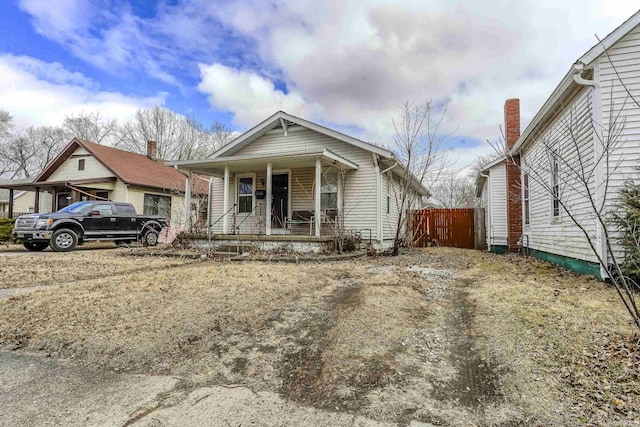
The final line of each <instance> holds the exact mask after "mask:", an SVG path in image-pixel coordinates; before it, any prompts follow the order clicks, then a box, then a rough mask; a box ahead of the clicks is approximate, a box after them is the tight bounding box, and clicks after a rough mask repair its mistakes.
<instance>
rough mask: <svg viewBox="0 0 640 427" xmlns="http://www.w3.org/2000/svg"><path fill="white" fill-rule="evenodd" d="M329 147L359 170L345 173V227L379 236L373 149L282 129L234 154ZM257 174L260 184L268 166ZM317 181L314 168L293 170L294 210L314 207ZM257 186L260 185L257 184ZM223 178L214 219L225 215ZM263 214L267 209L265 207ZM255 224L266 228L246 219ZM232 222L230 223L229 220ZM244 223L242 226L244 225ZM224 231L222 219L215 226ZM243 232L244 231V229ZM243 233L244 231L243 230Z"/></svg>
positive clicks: (232, 195)
mask: <svg viewBox="0 0 640 427" xmlns="http://www.w3.org/2000/svg"><path fill="white" fill-rule="evenodd" d="M323 148H326V149H328V150H331V151H333V152H334V153H336V154H338V155H340V156H342V157H344V158H346V159H348V160H350V161H352V162H354V163H356V164H357V165H358V166H359V169H358V170H355V171H349V172H348V173H347V174H346V179H345V183H344V187H345V194H344V195H343V202H344V205H343V212H344V217H345V228H347V229H351V230H362V229H371V230H372V233H373V238H374V239H375V238H377V236H376V207H377V191H376V174H375V169H374V166H373V157H372V155H371V152H369V151H366V150H363V149H361V148H358V147H355V146H352V145H350V144H347V143H344V142H342V141H339V140H336V139H334V138H331V137H328V136H325V135H322V134H320V133H317V132H315V131H312V130H308V129H301V130H294V129H290V132H289V133H288V136H284V135H283V134H282V133H281V132H277V133H268V134H266V135H264V136H262V137H261V138H259V139H258V140H256V141H254V142H253V143H251V144H249V145H248V146H246V147H243V148H242V149H240V150H238V151H237V152H235V153H234V155H242V154H252V155H277V154H284V153H290V152H301V151H305V150H308V151H310V152H311V151H314V152H315V151H318V150H320V149H323ZM256 172H257V173H258V179H257V180H258V183H260V182H261V181H260V178H265V174H266V165H265V169H264V170H262V171H256ZM314 180H315V169H314V168H303V169H293V170H292V187H293V188H292V208H293V209H294V210H296V209H300V210H313V199H310V198H309V196H310V195H313V192H314V190H313V188H314V185H313V182H314ZM234 181H235V179H234V178H233V177H232V179H231V187H230V190H229V198H230V200H229V207H231V206H233V203H234V199H235V188H234ZM258 188H261V186H260V185H258ZM222 192H223V188H222V179H219V178H216V179H215V180H214V188H213V193H214V194H213V196H212V198H211V201H212V221H215V220H216V219H218V218H219V217H220V216H221V215H222V214H223V212H222V209H223V208H222ZM262 213H264V208H263V209H262ZM248 223H249V224H253V225H254V226H255V227H256V228H263V227H264V224H262V225H261V226H260V227H258V224H256V223H255V222H252V220H247V222H245V224H244V225H246V224H248ZM229 224H231V222H229ZM244 225H243V229H244V228H245V226H244ZM221 231H222V222H219V223H218V224H216V225H215V227H214V232H221ZM241 231H242V230H241ZM243 232H244V231H243Z"/></svg>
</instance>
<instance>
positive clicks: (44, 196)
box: [7, 191, 51, 214]
mask: <svg viewBox="0 0 640 427" xmlns="http://www.w3.org/2000/svg"><path fill="white" fill-rule="evenodd" d="M16 193H17V194H19V195H18V196H17V197H15V198H14V199H13V212H14V214H15V213H30V212H34V208H35V199H36V193H35V192H33V191H25V192H22V193H20V192H19V191H17V192H16ZM7 206H8V205H7ZM7 209H8V207H7ZM39 212H40V213H48V212H51V193H48V192H46V191H40V209H39Z"/></svg>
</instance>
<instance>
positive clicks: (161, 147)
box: [116, 106, 233, 160]
mask: <svg viewBox="0 0 640 427" xmlns="http://www.w3.org/2000/svg"><path fill="white" fill-rule="evenodd" d="M116 133H117V139H118V141H119V146H120V147H121V148H123V149H125V150H129V151H134V152H138V153H145V152H146V144H147V141H149V140H152V141H156V142H157V143H158V157H160V158H162V159H167V160H169V159H172V160H185V159H192V158H198V157H206V156H208V155H210V154H211V153H213V152H214V151H215V150H217V149H218V148H220V147H221V146H222V145H224V144H226V143H227V142H228V141H230V140H231V138H232V136H233V133H232V132H231V131H230V130H229V129H228V128H227V127H226V126H225V125H224V124H222V123H214V124H213V125H212V126H211V128H210V129H206V128H204V127H203V126H202V125H201V124H200V123H199V122H198V121H197V120H196V119H194V118H193V117H185V116H182V115H180V114H177V113H175V112H173V111H171V110H168V109H166V108H162V107H159V106H156V107H153V108H151V109H147V110H138V111H137V112H136V115H135V118H134V119H133V120H131V121H130V122H127V123H125V124H123V125H122V126H120V127H119V128H118V130H117V132H116Z"/></svg>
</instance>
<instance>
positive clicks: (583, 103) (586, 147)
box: [521, 87, 596, 261]
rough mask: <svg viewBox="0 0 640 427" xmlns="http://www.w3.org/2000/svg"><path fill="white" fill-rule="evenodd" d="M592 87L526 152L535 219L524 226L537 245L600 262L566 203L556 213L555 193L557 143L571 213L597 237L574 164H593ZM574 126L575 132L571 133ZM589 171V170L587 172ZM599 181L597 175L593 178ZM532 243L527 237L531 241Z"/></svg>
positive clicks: (583, 90)
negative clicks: (553, 168) (552, 155)
mask: <svg viewBox="0 0 640 427" xmlns="http://www.w3.org/2000/svg"><path fill="white" fill-rule="evenodd" d="M591 119H592V89H591V88H589V87H582V88H581V89H580V90H579V91H578V92H577V93H576V94H575V95H574V96H573V98H572V99H571V100H570V102H569V103H568V104H567V105H566V106H565V108H564V109H563V110H562V111H561V112H560V113H558V115H557V116H556V117H555V118H554V119H553V120H552V121H551V123H550V124H549V125H548V126H547V128H546V129H545V130H544V131H543V132H542V134H541V135H540V136H539V137H538V138H537V139H535V140H534V142H533V143H531V144H530V145H529V146H528V147H527V148H526V149H525V151H524V152H523V153H522V157H521V163H522V170H523V173H528V174H529V194H530V202H529V203H530V216H531V220H530V224H529V225H523V234H525V235H527V236H528V246H529V247H530V248H532V249H535V250H539V251H544V252H549V253H553V254H557V255H561V256H566V257H571V258H578V259H583V260H587V261H594V260H595V255H594V254H593V252H592V251H591V249H590V247H589V245H588V242H587V239H586V238H585V236H584V234H583V233H582V231H581V230H580V228H579V227H578V226H576V225H575V224H574V222H573V221H572V220H571V219H570V217H569V215H568V214H567V212H566V211H564V210H563V209H562V207H561V208H560V217H559V218H554V217H553V197H552V195H551V193H550V187H551V185H550V183H551V161H550V156H549V150H548V149H547V148H545V143H544V142H546V145H547V147H548V146H549V145H552V146H553V148H554V150H557V153H558V157H559V158H561V159H562V160H560V172H559V183H560V199H561V200H562V201H563V203H564V204H566V205H567V206H569V207H570V212H571V214H572V215H573V216H574V217H575V218H576V220H577V221H578V222H579V223H580V224H581V225H582V226H583V227H584V228H585V230H587V231H588V233H589V234H590V236H591V237H595V230H596V228H595V221H594V217H593V215H592V212H593V211H592V210H591V209H590V207H589V203H588V199H587V198H586V197H585V196H584V190H585V187H584V186H583V185H581V183H580V182H579V180H578V179H577V178H576V175H577V174H575V173H572V172H571V168H572V167H575V168H576V169H575V170H578V169H579V168H580V167H581V166H580V161H581V162H582V166H583V167H584V170H585V171H589V170H590V169H592V168H593V132H592V129H593V128H592V126H591ZM568 129H571V134H572V136H569V132H567V130H568ZM585 175H587V174H585ZM589 185H590V186H593V179H591V180H590V182H589ZM525 242H526V241H525Z"/></svg>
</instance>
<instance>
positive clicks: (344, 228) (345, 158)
mask: <svg viewBox="0 0 640 427" xmlns="http://www.w3.org/2000/svg"><path fill="white" fill-rule="evenodd" d="M171 164H174V165H176V166H177V167H178V168H179V169H181V170H183V171H186V172H195V173H203V174H206V175H209V176H212V177H213V178H212V196H211V207H210V212H211V217H210V223H211V230H212V232H213V233H214V234H215V235H216V237H218V238H223V236H225V235H229V234H237V235H246V236H247V240H250V238H249V236H255V235H262V236H263V238H262V240H265V239H266V240H268V238H269V236H271V238H272V240H286V239H287V238H290V239H291V240H296V241H305V242H311V243H313V242H320V241H323V240H326V239H327V238H329V237H331V238H333V237H334V236H335V235H336V234H337V233H343V232H346V233H358V234H360V235H361V236H362V238H363V239H364V240H369V238H371V239H372V243H373V244H374V245H376V246H377V247H388V246H391V245H392V243H393V239H394V237H395V230H396V224H397V220H398V212H399V210H398V202H397V200H399V197H400V189H401V187H402V184H401V183H402V182H403V181H402V180H403V176H404V170H405V169H404V167H403V165H402V164H401V162H400V161H399V160H398V159H397V158H396V157H395V156H394V154H393V153H392V152H391V151H389V150H387V149H384V148H381V147H378V146H376V145H373V144H370V143H367V142H364V141H360V140H358V139H356V138H352V137H350V136H347V135H345V134H342V133H340V132H337V131H334V130H331V129H328V128H326V127H324V126H320V125H318V124H315V123H312V122H309V121H307V120H303V119H301V118H298V117H294V116H292V115H290V114H287V113H285V112H282V111H279V112H277V113H275V114H274V115H272V116H271V117H269V118H268V119H266V120H264V121H263V122H262V123H260V124H258V125H257V126H255V127H253V128H252V129H250V130H248V131H247V132H245V133H244V134H242V135H240V136H239V137H237V138H236V139H234V140H233V141H231V142H230V143H229V144H228V145H226V146H224V147H223V148H221V149H220V150H218V151H217V152H215V153H214V154H213V155H212V156H211V157H209V158H207V159H202V160H190V161H180V162H172V163H171ZM410 188H411V191H412V193H414V194H415V195H416V198H414V199H415V200H416V206H421V204H422V200H421V199H422V197H424V196H428V194H429V193H428V191H427V190H426V189H425V188H424V186H423V185H421V184H420V183H418V182H417V181H415V180H414V181H413V182H412V185H411V186H410ZM418 203H419V204H418ZM274 236H275V237H274ZM294 237H295V238H294ZM239 238H240V237H239Z"/></svg>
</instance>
